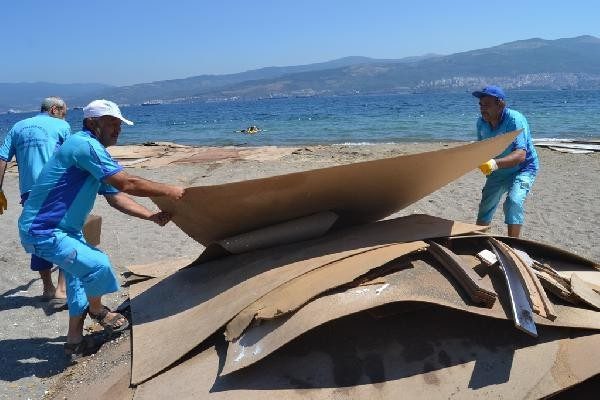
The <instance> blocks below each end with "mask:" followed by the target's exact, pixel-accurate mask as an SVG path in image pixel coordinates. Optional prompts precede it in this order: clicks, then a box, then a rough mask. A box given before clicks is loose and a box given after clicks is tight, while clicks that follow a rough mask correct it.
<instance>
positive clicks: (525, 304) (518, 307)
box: [488, 238, 538, 337]
mask: <svg viewBox="0 0 600 400" xmlns="http://www.w3.org/2000/svg"><path fill="white" fill-rule="evenodd" d="M488 240H489V243H490V246H492V250H494V253H495V254H496V258H497V259H498V261H499V262H500V266H501V269H502V272H503V273H504V277H505V280H506V285H507V286H508V293H509V295H510V303H511V309H512V316H513V321H514V322H515V327H517V328H518V329H521V330H522V331H523V332H525V333H528V334H529V335H531V336H533V337H537V336H538V334H537V329H536V327H535V322H534V321H533V311H532V310H531V303H530V302H531V300H530V297H529V295H528V293H527V292H526V290H525V287H524V286H525V283H524V282H523V278H522V277H521V274H520V273H519V271H518V269H517V266H516V265H515V263H514V261H513V260H512V259H511V257H510V255H509V254H507V253H506V250H504V248H503V247H502V243H501V242H499V241H498V240H496V239H494V238H489V239H488Z"/></svg>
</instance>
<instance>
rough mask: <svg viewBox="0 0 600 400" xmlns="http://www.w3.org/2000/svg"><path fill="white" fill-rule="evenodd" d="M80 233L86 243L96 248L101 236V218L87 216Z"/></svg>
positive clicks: (91, 215)
mask: <svg viewBox="0 0 600 400" xmlns="http://www.w3.org/2000/svg"><path fill="white" fill-rule="evenodd" d="M82 233H83V237H84V238H85V241H86V242H88V243H89V244H90V245H92V246H98V245H99V244H100V237H101V236H102V217H101V216H99V215H94V214H90V215H88V217H87V219H86V220H85V223H84V224H83V229H82Z"/></svg>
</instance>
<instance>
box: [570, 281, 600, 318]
mask: <svg viewBox="0 0 600 400" xmlns="http://www.w3.org/2000/svg"><path fill="white" fill-rule="evenodd" d="M571 290H572V291H573V295H574V296H576V297H577V298H579V299H580V300H581V301H583V302H584V303H586V304H589V305H590V306H592V307H594V308H595V309H596V310H600V294H598V293H597V292H596V291H594V290H593V289H592V288H591V287H590V286H589V285H588V284H587V283H586V282H585V281H584V280H583V279H581V278H580V277H579V275H577V274H575V273H574V274H572V275H571Z"/></svg>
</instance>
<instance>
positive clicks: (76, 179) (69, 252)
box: [19, 100, 184, 357]
mask: <svg viewBox="0 0 600 400" xmlns="http://www.w3.org/2000/svg"><path fill="white" fill-rule="evenodd" d="M83 117H84V119H83V130H82V131H80V132H77V133H74V134H72V135H71V136H70V137H69V138H68V139H67V140H66V141H65V142H64V144H63V145H62V146H61V147H60V149H59V150H58V151H57V152H56V153H55V154H54V156H53V157H52V158H51V159H50V161H48V163H47V164H46V165H45V166H44V168H43V169H42V171H41V173H40V175H39V177H38V179H37V181H36V182H35V184H34V185H33V187H32V189H31V194H30V195H29V199H28V201H27V203H25V207H24V209H23V213H22V214H21V217H20V218H19V233H20V236H21V243H22V244H23V247H24V248H25V250H26V251H27V252H28V253H33V254H35V255H37V256H39V257H42V258H44V259H46V260H48V261H51V262H53V263H54V264H56V265H58V266H59V268H61V269H62V270H63V271H64V272H65V275H66V278H67V301H68V305H69V331H68V334H67V343H66V344H65V354H67V355H68V356H71V357H74V356H79V355H83V354H87V353H89V352H91V351H94V350H95V349H96V348H97V344H96V343H93V342H92V341H91V340H89V339H87V338H88V337H85V338H84V336H83V322H84V320H85V316H86V314H89V315H90V317H92V318H93V319H95V320H96V321H98V322H99V323H100V324H101V325H102V326H103V327H104V328H105V329H107V330H109V331H113V332H120V331H122V330H124V329H126V328H127V327H128V326H129V322H128V321H127V319H126V318H125V317H123V315H121V314H119V313H116V312H111V311H110V310H109V309H108V308H107V307H105V306H104V305H102V295H104V294H107V293H112V292H116V291H117V290H118V289H119V283H118V282H117V279H116V277H115V275H114V272H113V270H112V265H111V264H110V261H109V259H108V256H106V254H104V253H103V252H102V251H100V250H98V249H96V248H94V247H92V246H90V245H88V244H87V243H86V242H85V240H84V239H83V235H82V233H81V230H82V227H83V224H84V222H85V219H86V217H87V215H88V214H89V213H90V211H91V210H92V208H93V206H94V201H95V199H96V196H97V195H98V194H102V195H104V196H105V198H106V200H107V201H108V203H109V204H110V205H111V206H112V207H114V208H116V209H117V210H119V211H121V212H123V213H125V214H128V215H131V216H135V217H139V218H142V219H147V220H150V221H153V222H155V223H157V224H158V225H160V226H163V225H165V224H166V223H167V222H169V220H170V218H171V215H169V214H168V213H165V212H158V213H154V212H152V211H150V210H148V209H147V208H145V207H144V206H142V205H140V204H138V203H136V202H135V201H134V200H133V199H131V198H130V197H128V196H127V195H125V194H124V193H122V192H125V193H129V194H131V195H135V196H144V197H149V196H168V197H171V198H172V199H175V200H178V199H180V198H181V197H182V196H183V194H184V189H183V188H181V187H178V186H171V185H165V184H161V183H156V182H152V181H148V180H145V179H142V178H140V177H137V176H132V175H129V174H128V173H126V172H125V171H123V167H121V166H120V165H119V164H118V163H117V162H116V161H115V160H113V159H112V157H111V156H110V154H108V152H107V151H106V147H108V146H111V145H113V144H115V143H116V142H117V139H118V137H119V133H120V132H121V123H122V122H125V123H126V124H127V125H133V122H131V121H129V120H128V119H125V118H124V117H123V116H122V115H121V111H120V110H119V107H118V106H117V105H116V104H115V103H113V102H111V101H108V100H95V101H92V102H91V103H90V104H88V105H87V106H86V107H85V108H84V109H83Z"/></svg>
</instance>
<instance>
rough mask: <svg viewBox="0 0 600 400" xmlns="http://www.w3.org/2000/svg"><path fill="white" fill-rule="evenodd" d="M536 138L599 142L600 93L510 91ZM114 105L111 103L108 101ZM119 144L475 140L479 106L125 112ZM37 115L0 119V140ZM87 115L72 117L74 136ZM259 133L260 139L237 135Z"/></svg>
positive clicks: (251, 103) (467, 101)
mask: <svg viewBox="0 0 600 400" xmlns="http://www.w3.org/2000/svg"><path fill="white" fill-rule="evenodd" d="M507 95H508V97H507V103H508V106H509V107H510V108H513V109H515V110H518V111H520V112H521V113H523V114H524V115H525V116H526V118H527V120H528V122H529V125H530V128H531V132H532V135H533V137H534V138H564V139H584V140H599V139H600V91H599V90H543V91H542V90H539V91H538V90H513V91H508V93H507ZM109 100H110V99H109ZM121 111H122V113H123V115H124V116H125V117H126V118H128V119H130V120H132V121H134V122H135V125H134V126H126V125H123V129H122V133H121V135H120V137H119V144H141V143H146V142H157V141H163V142H175V143H179V144H186V145H201V146H229V145H235V146H268V145H276V146H298V145H317V144H346V145H354V144H376V143H400V142H422V141H426V142H432V141H433V142H445V141H471V140H475V138H476V135H475V122H476V120H477V118H478V116H479V106H478V99H477V98H475V97H473V96H472V95H471V93H470V92H460V93H456V92H452V93H444V92H437V93H407V94H394V95H352V96H331V97H286V98H274V99H260V100H230V101H212V102H200V103H192V104H159V105H148V106H141V105H124V106H122V107H121ZM35 114H36V113H35V112H29V113H14V114H2V115H0V139H2V138H3V137H4V136H5V135H6V133H7V132H8V131H9V130H10V128H11V127H12V125H13V124H14V123H16V122H17V121H19V120H21V119H23V118H27V117H29V116H32V115H35ZM82 118H83V112H82V111H81V110H80V109H74V110H71V109H70V110H69V112H68V114H67V118H66V119H67V121H68V122H69V123H70V124H71V128H72V130H73V131H77V130H79V129H80V128H81V121H82ZM253 125H254V126H257V127H258V128H260V129H261V131H260V132H259V133H257V134H245V133H241V132H240V131H241V130H243V129H245V128H247V127H249V126H253Z"/></svg>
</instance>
